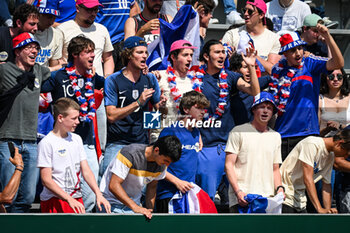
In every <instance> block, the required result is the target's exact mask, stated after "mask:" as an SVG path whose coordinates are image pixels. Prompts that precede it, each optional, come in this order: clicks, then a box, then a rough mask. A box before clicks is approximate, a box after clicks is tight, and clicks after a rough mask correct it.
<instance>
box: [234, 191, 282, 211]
mask: <svg viewBox="0 0 350 233" xmlns="http://www.w3.org/2000/svg"><path fill="white" fill-rule="evenodd" d="M283 198H284V197H283V193H278V194H277V195H276V196H274V197H263V196H261V195H258V194H247V196H245V197H244V199H245V200H246V201H247V202H248V203H249V204H248V206H246V207H242V206H238V211H239V212H240V213H247V214H249V213H267V214H280V213H282V203H283Z"/></svg>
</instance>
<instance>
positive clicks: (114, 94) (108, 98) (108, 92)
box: [104, 73, 118, 106]
mask: <svg viewBox="0 0 350 233" xmlns="http://www.w3.org/2000/svg"><path fill="white" fill-rule="evenodd" d="M116 78H117V73H114V74H112V75H110V76H108V77H107V78H106V80H105V88H104V100H105V106H109V105H113V106H118V87H117V86H116V82H114V80H115V79H116Z"/></svg>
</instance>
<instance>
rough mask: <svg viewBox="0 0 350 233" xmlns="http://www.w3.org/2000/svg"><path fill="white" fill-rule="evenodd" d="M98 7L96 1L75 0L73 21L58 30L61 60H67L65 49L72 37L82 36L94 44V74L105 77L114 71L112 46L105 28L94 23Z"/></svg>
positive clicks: (65, 23)
mask: <svg viewBox="0 0 350 233" xmlns="http://www.w3.org/2000/svg"><path fill="white" fill-rule="evenodd" d="M100 6H101V7H102V5H101V4H100V3H99V2H98V0H77V1H76V8H77V14H76V16H75V18H74V20H69V21H67V22H64V23H62V24H61V25H59V26H58V29H60V30H61V31H62V33H63V58H64V59H65V60H66V59H67V58H68V53H67V48H68V44H69V42H70V40H71V39H72V38H73V37H76V36H79V35H84V36H86V37H87V38H89V39H90V40H92V41H94V42H95V43H96V44H95V56H96V57H95V60H94V67H95V68H96V73H97V74H99V75H101V76H105V77H107V76H108V75H110V74H112V73H113V71H114V61H113V57H112V51H113V46H112V43H111V39H110V36H109V33H108V31H107V29H106V27H105V26H103V25H102V24H99V23H96V22H95V18H96V15H97V13H98V12H99V7H100ZM102 62H103V65H102Z"/></svg>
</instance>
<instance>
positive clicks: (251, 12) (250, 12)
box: [242, 8, 257, 16]
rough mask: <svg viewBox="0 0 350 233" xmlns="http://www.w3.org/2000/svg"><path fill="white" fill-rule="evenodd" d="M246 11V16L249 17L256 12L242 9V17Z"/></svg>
mask: <svg viewBox="0 0 350 233" xmlns="http://www.w3.org/2000/svg"><path fill="white" fill-rule="evenodd" d="M247 11H248V15H249V16H251V15H253V14H254V13H255V12H257V11H254V10H252V9H248V8H243V9H242V15H244V14H245V13H246V12H247Z"/></svg>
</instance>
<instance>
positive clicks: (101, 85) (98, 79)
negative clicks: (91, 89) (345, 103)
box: [95, 74, 105, 90]
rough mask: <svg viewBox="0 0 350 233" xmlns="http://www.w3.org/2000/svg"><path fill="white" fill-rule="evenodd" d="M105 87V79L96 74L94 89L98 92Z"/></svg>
mask: <svg viewBox="0 0 350 233" xmlns="http://www.w3.org/2000/svg"><path fill="white" fill-rule="evenodd" d="M104 86H105V78H104V77H102V76H100V75H98V74H96V75H95V89H98V90H100V89H101V88H104Z"/></svg>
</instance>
